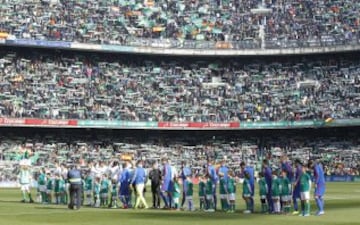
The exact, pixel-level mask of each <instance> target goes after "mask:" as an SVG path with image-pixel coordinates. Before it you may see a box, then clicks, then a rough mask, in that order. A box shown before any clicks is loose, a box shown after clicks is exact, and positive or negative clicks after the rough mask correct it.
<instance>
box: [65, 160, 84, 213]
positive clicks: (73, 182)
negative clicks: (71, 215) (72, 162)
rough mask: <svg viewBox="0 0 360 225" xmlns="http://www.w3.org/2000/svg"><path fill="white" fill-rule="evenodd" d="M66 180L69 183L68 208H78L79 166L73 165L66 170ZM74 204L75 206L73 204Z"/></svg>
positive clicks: (80, 184) (80, 187)
mask: <svg viewBox="0 0 360 225" xmlns="http://www.w3.org/2000/svg"><path fill="white" fill-rule="evenodd" d="M67 176H68V182H69V183H70V202H69V206H68V207H69V209H74V210H78V209H80V206H81V193H82V181H81V170H80V166H78V165H77V166H74V167H73V168H72V169H71V170H69V172H68V175H67ZM75 204H76V206H75Z"/></svg>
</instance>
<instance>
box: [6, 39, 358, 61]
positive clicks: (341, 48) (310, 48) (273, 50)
mask: <svg viewBox="0 0 360 225" xmlns="http://www.w3.org/2000/svg"><path fill="white" fill-rule="evenodd" d="M163 42H164V43H166V41H165V40H164V41H163ZM152 43H153V42H152V41H149V40H147V41H145V42H139V44H137V45H109V44H84V43H75V42H64V41H43V40H31V39H11V40H9V39H0V45H3V46H19V47H33V48H34V47H36V48H39V47H40V48H56V49H65V50H82V51H101V52H112V53H128V54H129V53H130V54H143V55H144V54H150V55H151V54H155V55H171V56H210V57H218V56H275V55H304V54H324V53H336V52H352V51H358V50H360V43H359V41H358V40H357V41H354V42H351V43H347V44H344V45H336V44H335V43H333V44H329V43H323V42H316V43H312V44H307V45H305V47H303V46H302V45H300V46H298V47H291V46H290V47H287V45H286V43H280V44H277V45H275V46H272V47H269V48H266V47H265V48H260V47H257V48H248V49H246V48H244V49H233V48H228V49H216V48H215V49H213V48H208V47H209V46H207V45H206V48H204V47H201V48H197V46H196V44H195V45H191V47H177V45H175V46H172V45H156V46H153V44H152ZM201 46H202V45H201Z"/></svg>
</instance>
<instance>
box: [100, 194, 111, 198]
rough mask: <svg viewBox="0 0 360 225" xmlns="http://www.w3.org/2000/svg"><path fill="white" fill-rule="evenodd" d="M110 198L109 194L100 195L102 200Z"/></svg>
mask: <svg viewBox="0 0 360 225" xmlns="http://www.w3.org/2000/svg"><path fill="white" fill-rule="evenodd" d="M108 196H109V195H108V194H107V193H101V194H100V197H101V198H108Z"/></svg>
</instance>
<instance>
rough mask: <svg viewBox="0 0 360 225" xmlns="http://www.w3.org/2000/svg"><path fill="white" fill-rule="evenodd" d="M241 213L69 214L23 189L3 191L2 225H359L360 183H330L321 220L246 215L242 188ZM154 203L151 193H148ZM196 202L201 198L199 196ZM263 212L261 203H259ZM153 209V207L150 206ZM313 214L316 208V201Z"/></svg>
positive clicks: (112, 211)
mask: <svg viewBox="0 0 360 225" xmlns="http://www.w3.org/2000/svg"><path fill="white" fill-rule="evenodd" d="M237 190H238V193H237V199H236V201H237V212H236V213H233V214H228V213H225V212H215V213H207V212H202V211H195V212H187V211H165V210H152V209H148V210H134V209H127V210H124V209H107V208H100V209H98V208H87V207H82V208H81V209H80V210H78V211H73V210H68V209H67V207H66V206H64V205H61V206H58V205H43V204H38V203H34V204H28V203H20V197H21V195H20V191H19V189H5V188H4V189H0V218H1V219H0V225H3V224H4V225H5V224H6V225H41V224H54V225H55V224H56V225H62V224H64V225H65V224H71V225H90V224H94V225H107V224H111V225H114V224H124V225H152V224H154V225H177V224H188V225H212V224H214V225H222V224H225V225H232V224H237V225H238V224H242V225H247V224H255V225H262V224H264V225H272V224H274V225H291V224H299V225H302V224H303V225H321V224H330V225H331V224H333V225H335V224H347V225H351V224H353V225H358V224H360V222H359V216H360V183H328V184H327V193H326V197H325V199H326V202H325V212H326V214H325V215H323V216H320V217H316V216H310V217H299V216H291V215H288V216H285V215H262V214H259V213H255V214H243V213H242V210H243V209H244V203H243V200H242V199H241V197H240V190H241V188H240V187H239V186H238V189H237ZM146 197H147V200H148V203H151V199H150V198H149V197H150V193H146ZM194 198H195V199H196V198H197V195H196V194H195V196H194ZM255 201H256V206H257V211H259V199H258V197H257V198H256V199H255ZM195 204H196V206H197V207H198V201H197V200H196V201H195ZM149 205H150V204H149ZM311 211H312V214H314V213H315V211H316V207H315V205H314V201H312V210H311Z"/></svg>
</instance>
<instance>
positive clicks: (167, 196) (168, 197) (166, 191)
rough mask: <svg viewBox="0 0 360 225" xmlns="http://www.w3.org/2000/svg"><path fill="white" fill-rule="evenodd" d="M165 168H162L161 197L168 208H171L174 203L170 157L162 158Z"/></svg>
mask: <svg viewBox="0 0 360 225" xmlns="http://www.w3.org/2000/svg"><path fill="white" fill-rule="evenodd" d="M162 164H163V170H162V175H163V178H162V182H163V183H162V185H161V197H162V199H163V200H164V203H165V207H164V208H166V209H171V203H172V191H173V185H174V184H173V179H172V168H171V166H170V164H169V161H168V159H166V158H164V159H162Z"/></svg>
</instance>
